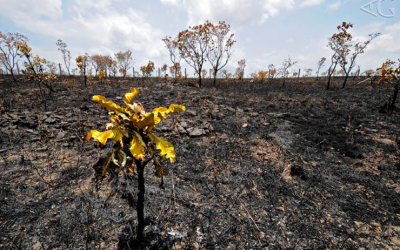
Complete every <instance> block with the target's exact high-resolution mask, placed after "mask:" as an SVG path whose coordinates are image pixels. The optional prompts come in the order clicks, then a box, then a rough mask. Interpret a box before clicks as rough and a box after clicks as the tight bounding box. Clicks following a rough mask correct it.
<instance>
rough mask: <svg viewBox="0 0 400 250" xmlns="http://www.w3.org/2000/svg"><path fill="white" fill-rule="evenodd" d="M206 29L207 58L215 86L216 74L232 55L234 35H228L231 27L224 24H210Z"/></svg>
mask: <svg viewBox="0 0 400 250" xmlns="http://www.w3.org/2000/svg"><path fill="white" fill-rule="evenodd" d="M207 27H208V32H207V33H208V35H209V36H210V39H209V43H208V46H209V48H208V54H207V58H208V61H209V62H210V64H211V66H212V69H213V77H214V82H213V84H214V86H215V82H216V78H217V73H218V71H219V70H221V69H222V68H223V67H225V65H226V64H227V63H228V61H229V58H230V57H231V55H232V51H231V48H232V46H233V44H234V43H235V42H236V41H235V40H233V36H234V34H231V35H228V34H229V32H230V27H231V26H230V25H229V24H226V23H225V22H219V23H218V25H212V24H211V25H208V26H207ZM210 77H211V76H210Z"/></svg>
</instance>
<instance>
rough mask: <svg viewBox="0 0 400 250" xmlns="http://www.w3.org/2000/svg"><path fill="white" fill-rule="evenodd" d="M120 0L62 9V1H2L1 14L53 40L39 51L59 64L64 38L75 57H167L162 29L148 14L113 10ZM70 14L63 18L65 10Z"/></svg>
mask: <svg viewBox="0 0 400 250" xmlns="http://www.w3.org/2000/svg"><path fill="white" fill-rule="evenodd" d="M115 1H118V0H98V1H96V2H93V1H89V0H75V1H73V2H69V5H67V6H62V4H63V3H62V2H61V0H30V1H10V0H8V1H6V0H0V6H2V8H1V9H0V15H1V16H5V17H7V18H9V19H10V20H11V21H13V22H14V23H15V24H16V25H17V26H19V27H22V28H24V29H25V30H28V31H30V32H33V33H36V34H37V35H39V36H40V35H42V36H43V35H45V36H46V41H49V40H50V41H51V39H54V43H53V44H54V48H52V49H50V48H48V49H47V50H50V51H52V53H49V52H46V49H43V48H42V49H39V48H40V46H33V48H34V49H35V48H38V49H37V50H34V51H33V53H34V54H37V53H41V54H40V55H42V56H46V57H47V59H49V60H51V61H60V56H59V52H58V51H57V49H56V46H55V43H56V41H57V39H62V40H63V41H64V42H66V43H67V45H68V48H69V50H70V51H71V53H72V56H73V57H75V56H77V55H78V54H83V53H85V52H88V53H89V54H92V53H99V54H113V53H115V52H118V51H126V50H128V49H129V50H131V51H133V56H134V58H140V59H138V60H136V62H137V63H143V64H142V65H144V64H147V62H148V60H149V59H150V60H154V59H156V58H162V57H166V55H167V53H166V51H164V50H165V49H164V48H163V46H164V44H163V43H162V41H161V37H162V33H161V30H159V29H156V28H154V27H152V26H151V25H150V24H149V23H148V22H147V21H146V15H145V14H143V13H140V12H138V11H135V10H133V9H132V8H126V9H125V10H123V11H122V12H118V11H116V10H115V9H113V5H112V4H113V2H115ZM62 7H64V9H69V10H70V12H71V13H68V15H65V16H64V17H63V8H62Z"/></svg>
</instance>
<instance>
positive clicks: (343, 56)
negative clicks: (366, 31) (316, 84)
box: [328, 22, 380, 88]
mask: <svg viewBox="0 0 400 250" xmlns="http://www.w3.org/2000/svg"><path fill="white" fill-rule="evenodd" d="M352 27H353V24H352V23H346V22H343V23H342V25H339V26H338V27H337V29H338V31H339V32H338V33H335V34H333V35H332V37H330V38H329V43H328V47H329V48H331V49H332V50H333V51H334V55H333V56H332V58H334V60H333V62H334V64H333V65H335V67H336V65H337V64H339V66H340V67H341V68H342V69H343V70H344V72H345V79H344V81H343V85H342V88H345V87H346V82H347V79H348V77H349V74H350V72H351V70H352V69H353V68H354V66H355V65H356V58H357V56H358V55H360V54H362V53H364V51H365V49H366V47H367V46H368V44H369V43H371V41H372V40H373V39H374V38H376V37H378V36H379V35H380V33H373V34H370V35H369V39H368V40H367V41H365V42H354V41H353V36H352V35H351V34H350V33H349V32H348V29H350V28H352ZM328 88H329V86H328Z"/></svg>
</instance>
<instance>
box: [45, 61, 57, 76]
mask: <svg viewBox="0 0 400 250" xmlns="http://www.w3.org/2000/svg"><path fill="white" fill-rule="evenodd" d="M46 66H47V69H48V71H49V73H50V74H52V75H55V74H56V72H57V66H58V65H57V64H56V63H54V62H50V61H47V62H46Z"/></svg>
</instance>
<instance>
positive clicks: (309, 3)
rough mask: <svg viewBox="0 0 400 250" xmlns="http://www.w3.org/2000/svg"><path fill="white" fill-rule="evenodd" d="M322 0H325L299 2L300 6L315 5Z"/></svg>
mask: <svg viewBox="0 0 400 250" xmlns="http://www.w3.org/2000/svg"><path fill="white" fill-rule="evenodd" d="M323 2H325V0H305V1H303V2H302V3H301V4H300V7H308V6H316V5H320V4H322V3H323Z"/></svg>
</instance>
